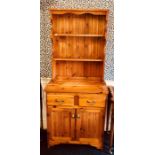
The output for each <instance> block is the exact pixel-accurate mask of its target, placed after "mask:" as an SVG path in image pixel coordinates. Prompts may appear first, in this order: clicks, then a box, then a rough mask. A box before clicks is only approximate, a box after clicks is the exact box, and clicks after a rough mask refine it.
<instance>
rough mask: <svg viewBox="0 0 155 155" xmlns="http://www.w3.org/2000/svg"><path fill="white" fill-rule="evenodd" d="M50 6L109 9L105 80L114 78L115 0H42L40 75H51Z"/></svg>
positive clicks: (46, 76)
mask: <svg viewBox="0 0 155 155" xmlns="http://www.w3.org/2000/svg"><path fill="white" fill-rule="evenodd" d="M49 8H66V9H67V8H79V9H97V8H99V9H109V10H110V13H109V22H108V33H107V44H106V62H105V71H104V72H105V80H111V81H113V80H114V4H113V0H40V76H41V77H43V78H50V77H51V56H52V55H51V54H52V52H51V51H52V49H51V48H52V43H51V40H50V31H51V27H52V25H51V23H50V18H49V17H50V15H49V11H48V10H49Z"/></svg>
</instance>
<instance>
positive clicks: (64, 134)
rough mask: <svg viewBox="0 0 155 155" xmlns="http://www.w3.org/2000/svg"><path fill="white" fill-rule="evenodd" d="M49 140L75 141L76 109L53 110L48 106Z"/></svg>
mask: <svg viewBox="0 0 155 155" xmlns="http://www.w3.org/2000/svg"><path fill="white" fill-rule="evenodd" d="M47 110H48V115H47V116H48V117H47V119H48V139H51V140H57V139H59V140H66V141H67V140H72V139H74V137H75V135H74V130H75V119H74V118H73V116H74V114H75V110H74V109H67V108H61V107H59V108H52V107H50V106H48V109H47Z"/></svg>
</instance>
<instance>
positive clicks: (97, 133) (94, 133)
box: [76, 108, 104, 147]
mask: <svg viewBox="0 0 155 155" xmlns="http://www.w3.org/2000/svg"><path fill="white" fill-rule="evenodd" d="M76 115H77V116H78V118H77V119H76V126H77V132H76V137H77V139H78V140H79V141H81V142H85V141H87V143H88V144H89V143H90V144H93V143H94V144H96V143H97V144H98V145H100V147H102V146H101V145H102V137H103V126H104V109H95V108H81V109H77V114H76Z"/></svg>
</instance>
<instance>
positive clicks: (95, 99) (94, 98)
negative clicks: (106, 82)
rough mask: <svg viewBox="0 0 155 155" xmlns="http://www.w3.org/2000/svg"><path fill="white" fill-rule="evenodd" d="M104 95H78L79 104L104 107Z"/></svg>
mask: <svg viewBox="0 0 155 155" xmlns="http://www.w3.org/2000/svg"><path fill="white" fill-rule="evenodd" d="M105 100H106V95H103V94H92V95H80V96H79V105H80V106H91V107H92V106H93V107H105Z"/></svg>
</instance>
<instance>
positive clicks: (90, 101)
mask: <svg viewBox="0 0 155 155" xmlns="http://www.w3.org/2000/svg"><path fill="white" fill-rule="evenodd" d="M87 103H96V102H95V101H94V100H87Z"/></svg>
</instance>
